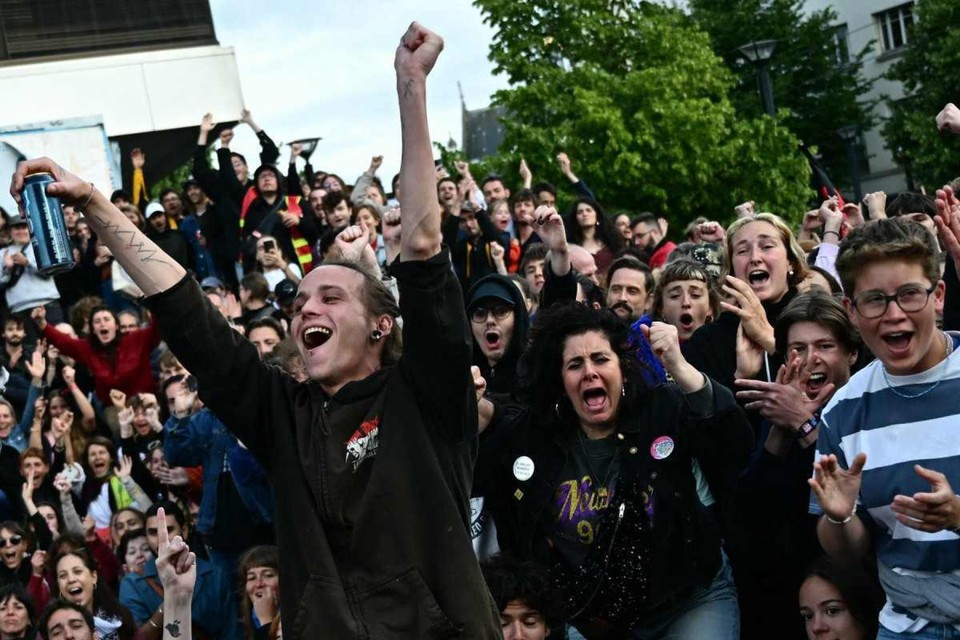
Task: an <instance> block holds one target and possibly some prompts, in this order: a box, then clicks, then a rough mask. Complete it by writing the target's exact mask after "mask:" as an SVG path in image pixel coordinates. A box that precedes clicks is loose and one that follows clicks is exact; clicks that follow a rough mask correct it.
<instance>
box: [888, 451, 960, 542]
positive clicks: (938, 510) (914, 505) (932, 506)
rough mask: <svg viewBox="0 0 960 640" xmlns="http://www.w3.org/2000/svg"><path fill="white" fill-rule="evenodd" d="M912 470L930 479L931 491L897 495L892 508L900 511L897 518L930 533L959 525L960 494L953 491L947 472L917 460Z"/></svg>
mask: <svg viewBox="0 0 960 640" xmlns="http://www.w3.org/2000/svg"><path fill="white" fill-rule="evenodd" d="M913 470H914V472H915V473H916V474H917V475H918V476H920V477H921V478H923V479H924V480H926V481H927V482H929V483H930V491H929V492H920V493H915V494H913V496H905V495H897V496H895V497H894V498H893V504H892V505H890V508H891V509H893V511H894V513H896V514H897V520H899V521H900V522H901V523H903V524H905V525H907V526H908V527H910V528H911V529H918V530H920V531H926V532H928V533H936V532H937V531H943V530H944V529H951V530H953V529H957V528H958V527H960V497H958V496H957V495H956V494H955V493H954V492H953V488H952V487H951V486H950V482H949V481H948V480H947V476H945V475H944V474H942V473H940V472H939V471H933V470H932V469H927V468H925V467H921V466H920V465H918V464H915V465H913Z"/></svg>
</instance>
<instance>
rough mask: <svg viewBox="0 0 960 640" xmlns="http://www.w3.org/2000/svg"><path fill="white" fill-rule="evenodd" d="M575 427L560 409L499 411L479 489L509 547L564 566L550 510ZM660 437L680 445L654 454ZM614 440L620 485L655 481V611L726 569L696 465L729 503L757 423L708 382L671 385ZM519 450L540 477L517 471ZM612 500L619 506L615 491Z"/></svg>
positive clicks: (644, 399) (648, 399)
mask: <svg viewBox="0 0 960 640" xmlns="http://www.w3.org/2000/svg"><path fill="white" fill-rule="evenodd" d="M711 392H712V393H711ZM694 402H696V405H697V408H696V411H695V410H694V408H693V403H694ZM575 428H578V427H575V426H573V425H568V424H564V423H562V422H560V421H559V419H557V418H556V416H554V415H549V416H535V415H533V414H532V412H531V411H530V410H529V409H527V408H520V409H519V410H517V411H515V412H512V413H511V412H510V410H509V409H503V410H501V411H499V412H498V415H497V416H496V418H495V420H494V422H493V423H492V424H491V425H490V427H488V429H487V430H486V431H485V432H484V434H483V437H482V438H481V454H480V458H479V459H478V463H477V473H476V481H477V487H476V489H477V490H478V491H481V492H482V493H483V495H484V496H485V497H486V505H487V506H488V507H489V509H490V511H491V512H492V513H493V516H494V520H495V521H496V523H497V534H498V537H499V542H500V547H501V549H503V550H504V551H507V552H511V553H513V554H515V555H518V556H520V557H533V558H535V559H537V560H539V561H541V562H543V563H544V564H547V565H548V566H549V565H554V564H557V563H559V562H561V561H560V559H559V556H558V555H557V554H556V553H555V552H554V551H553V550H552V548H551V546H550V545H549V544H548V536H549V533H550V531H551V530H552V529H551V528H552V526H553V519H554V516H555V514H554V512H553V510H552V509H551V507H552V506H553V504H554V492H555V491H556V489H557V486H558V484H559V481H560V474H561V473H562V472H563V469H564V466H565V464H566V463H567V460H568V458H569V456H570V452H569V450H568V448H567V445H566V444H565V443H567V442H569V441H570V438H569V437H568V434H569V433H570V431H571V430H572V429H575ZM662 436H668V437H670V438H671V439H672V440H673V442H674V445H675V448H674V450H673V453H672V454H671V455H669V456H667V457H665V458H663V459H660V460H657V459H655V458H654V457H653V455H652V453H651V445H652V444H653V442H654V440H656V439H658V438H660V437H662ZM617 439H618V443H617V446H618V449H619V451H620V456H619V460H620V468H619V469H620V471H619V476H618V478H619V480H618V486H619V485H620V482H621V481H622V480H623V478H624V477H627V476H631V477H640V478H644V477H645V478H647V479H648V482H649V486H650V487H652V495H653V514H654V515H653V518H652V534H651V543H650V544H651V549H650V554H649V555H650V563H651V566H650V567H649V570H648V574H649V580H648V596H647V602H648V603H649V608H650V609H655V608H656V607H657V605H658V604H660V603H664V602H667V601H670V600H671V599H674V598H678V597H679V598H683V597H685V595H686V594H688V593H689V591H690V590H691V589H692V588H693V587H695V586H698V585H705V584H709V583H710V581H711V580H712V579H713V577H714V575H715V574H716V572H717V571H718V570H719V568H720V565H721V555H720V534H719V531H718V526H717V524H716V522H715V520H714V518H713V517H712V516H711V515H710V514H709V513H708V512H707V510H706V508H705V507H704V506H703V505H702V504H701V503H700V501H699V499H698V496H697V488H696V481H695V479H694V475H693V472H692V469H691V461H692V459H694V458H696V459H697V460H698V461H699V462H700V465H701V468H702V469H703V472H704V474H705V475H706V477H707V480H708V482H709V484H710V487H711V489H712V490H713V492H714V495H715V497H716V498H717V499H718V500H725V499H728V497H729V495H728V494H729V492H730V491H732V487H733V484H734V482H735V481H736V477H737V476H738V475H739V473H740V470H741V469H742V468H743V466H744V465H745V464H746V462H747V460H748V459H749V456H750V451H751V443H752V438H751V434H750V429H749V426H748V424H747V421H746V419H745V417H744V415H743V412H742V410H741V409H740V408H739V407H738V406H737V404H736V402H735V401H734V399H733V396H732V395H731V394H730V392H729V391H728V390H726V389H725V388H724V387H722V386H721V385H717V384H713V383H710V385H709V388H708V389H703V390H701V391H698V392H696V393H694V394H683V393H682V392H681V390H680V389H679V387H677V386H676V385H673V384H669V385H662V386H660V387H657V388H654V389H652V390H650V391H649V392H647V393H645V394H643V395H642V396H641V397H640V398H639V400H637V401H636V403H635V406H634V407H633V408H631V409H626V410H625V411H623V412H622V413H621V420H620V426H619V428H618V435H617ZM521 456H527V457H529V458H530V459H531V460H532V461H533V469H534V472H533V476H532V477H531V478H530V479H528V480H525V481H522V480H519V479H517V478H516V477H515V475H514V473H513V465H514V462H515V461H516V460H517V458H519V457H521ZM613 502H614V504H615V505H616V503H618V496H617V494H616V493H615V494H614V497H613ZM618 542H622V541H618Z"/></svg>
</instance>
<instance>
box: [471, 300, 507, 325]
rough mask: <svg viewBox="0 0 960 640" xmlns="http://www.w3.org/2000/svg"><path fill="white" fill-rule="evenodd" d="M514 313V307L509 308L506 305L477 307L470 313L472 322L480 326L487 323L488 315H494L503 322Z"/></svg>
mask: <svg viewBox="0 0 960 640" xmlns="http://www.w3.org/2000/svg"><path fill="white" fill-rule="evenodd" d="M512 312H513V307H508V306H507V305H505V304H498V305H495V306H493V307H490V308H487V307H477V308H476V309H474V310H473V311H471V312H470V320H471V321H473V322H475V323H477V324H480V323H481V322H486V321H487V315H489V314H491V313H492V314H493V317H494V318H496V319H497V320H503V319H504V318H506V317H507V316H508V315H510V314H511V313H512Z"/></svg>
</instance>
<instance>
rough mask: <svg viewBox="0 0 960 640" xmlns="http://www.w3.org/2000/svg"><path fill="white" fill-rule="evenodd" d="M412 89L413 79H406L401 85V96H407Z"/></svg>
mask: <svg viewBox="0 0 960 640" xmlns="http://www.w3.org/2000/svg"><path fill="white" fill-rule="evenodd" d="M412 91H413V80H407V81H406V82H405V83H404V85H403V97H404V98H409V97H410V93H411V92H412Z"/></svg>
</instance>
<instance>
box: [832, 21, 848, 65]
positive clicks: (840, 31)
mask: <svg viewBox="0 0 960 640" xmlns="http://www.w3.org/2000/svg"><path fill="white" fill-rule="evenodd" d="M849 38H850V32H849V31H848V30H847V25H846V24H839V25H837V26H835V27H834V28H833V43H834V46H835V47H836V50H837V53H836V55H837V65H838V66H841V67H842V66H843V65H845V64H849V62H850V40H849Z"/></svg>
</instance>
